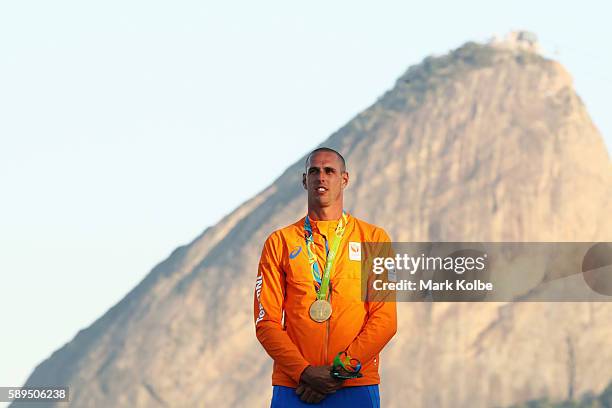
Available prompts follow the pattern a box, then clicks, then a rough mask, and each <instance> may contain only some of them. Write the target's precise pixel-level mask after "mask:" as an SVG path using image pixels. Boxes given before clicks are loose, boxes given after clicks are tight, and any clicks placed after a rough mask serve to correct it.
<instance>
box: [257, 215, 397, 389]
mask: <svg viewBox="0 0 612 408" xmlns="http://www.w3.org/2000/svg"><path fill="white" fill-rule="evenodd" d="M337 223H338V221H312V220H311V224H312V232H313V238H314V244H315V245H314V247H315V251H314V252H315V254H316V257H317V260H318V261H319V270H320V271H323V268H324V266H325V259H326V258H325V257H326V252H325V238H324V237H323V235H326V236H329V237H333V234H334V230H335V228H336V225H337ZM389 241H390V240H389V236H388V235H387V233H386V232H385V231H384V230H383V229H381V228H378V227H376V226H374V225H371V224H368V223H366V222H364V221H361V220H358V219H357V218H355V217H352V216H350V215H348V222H347V225H346V229H345V232H344V236H343V237H342V241H341V242H340V246H339V248H338V253H337V255H336V259H335V261H334V265H333V268H332V270H331V274H330V275H331V278H330V284H331V285H330V301H331V304H332V310H333V311H332V315H331V318H330V319H329V320H327V321H326V322H323V323H317V322H315V321H313V320H311V319H310V316H309V313H308V311H309V308H310V305H311V304H312V302H314V301H315V299H316V293H315V289H314V283H313V277H312V272H311V268H310V265H309V263H308V253H307V251H306V244H305V240H304V218H302V219H301V220H299V221H297V222H296V223H294V224H292V225H289V226H287V227H285V228H282V229H280V230H277V231H275V232H273V233H272V234H271V235H270V236H269V237H268V239H267V240H266V242H265V244H264V247H263V251H262V254H261V259H260V261H259V271H258V275H257V280H256V286H255V299H254V315H255V331H256V335H257V339H258V340H259V341H260V342H261V344H262V345H263V347H264V348H265V350H266V351H267V353H268V354H269V355H270V356H271V357H272V359H273V360H274V369H273V372H272V384H273V385H284V386H288V387H296V386H297V384H298V382H299V379H300V375H301V374H302V371H303V370H304V369H305V368H306V367H307V366H309V365H313V366H319V365H331V364H332V362H333V359H334V357H335V356H336V354H337V353H338V352H340V351H344V350H346V351H347V352H348V354H349V355H350V356H351V357H354V358H358V359H359V360H360V361H361V363H362V369H361V373H362V374H363V377H361V378H356V379H351V380H346V381H345V386H356V385H371V384H378V383H379V382H380V377H379V375H378V366H379V357H378V354H379V352H380V351H381V350H382V348H383V347H384V346H385V344H387V342H388V341H389V340H390V339H391V337H393V335H394V334H395V331H396V327H397V322H396V318H397V316H396V307H395V303H394V302H374V301H371V302H364V301H363V300H362V297H361V262H360V261H359V260H358V258H359V257H358V256H357V255H358V254H359V255H360V251H358V249H359V248H360V245H361V244H358V243H361V242H389ZM330 245H331V242H330ZM349 245H350V246H351V249H352V251H353V252H354V253H353V254H352V255H349V252H350V251H349Z"/></svg>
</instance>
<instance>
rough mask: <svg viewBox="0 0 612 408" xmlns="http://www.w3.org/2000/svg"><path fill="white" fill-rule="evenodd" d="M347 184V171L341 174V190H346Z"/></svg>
mask: <svg viewBox="0 0 612 408" xmlns="http://www.w3.org/2000/svg"><path fill="white" fill-rule="evenodd" d="M348 182H349V174H348V172H347V171H345V172H343V173H342V188H346V186H348Z"/></svg>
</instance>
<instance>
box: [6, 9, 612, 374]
mask: <svg viewBox="0 0 612 408" xmlns="http://www.w3.org/2000/svg"><path fill="white" fill-rule="evenodd" d="M410 3H411V2H390V1H377V2H356V1H334V2H329V1H310V2H303V3H300V4H298V3H296V2H286V1H284V2H283V1H270V2H240V3H238V2H217V4H213V3H212V2H199V1H174V2H169V1H168V2H160V1H112V0H107V1H104V2H101V1H100V2H89V1H82V0H81V1H60V0H58V1H53V2H49V1H27V0H20V1H6V0H5V1H0V186H1V188H2V190H1V191H2V198H1V200H0V248H1V249H0V274H1V276H2V287H3V290H2V296H1V297H0V322H2V327H3V331H2V333H3V334H2V336H1V340H0V341H1V345H2V347H1V348H0V362H1V363H0V386H16V385H21V384H22V383H23V382H24V381H25V379H26V378H27V376H28V375H29V374H30V373H31V371H32V370H33V368H34V367H35V365H36V364H38V363H39V362H40V361H42V360H43V359H45V358H47V357H48V356H49V355H50V354H51V353H52V352H53V351H54V350H55V349H57V348H58V347H61V346H62V345H63V344H64V343H65V342H67V341H69V340H70V339H72V338H73V336H74V335H75V334H76V333H77V331H78V330H80V329H82V328H84V327H86V326H88V325H89V324H90V323H92V322H93V321H94V320H95V319H96V318H97V317H99V316H100V315H102V314H103V313H104V312H105V311H106V310H107V309H108V308H109V307H111V306H112V305H113V304H115V303H116V302H117V301H119V300H120V299H121V298H122V297H123V296H124V295H125V294H126V293H127V292H128V291H129V290H130V289H131V288H132V287H134V286H135V285H136V284H137V283H138V282H139V281H140V280H141V279H142V278H143V277H144V276H145V275H146V274H147V273H148V272H149V270H150V269H151V268H152V267H153V266H154V265H155V264H156V263H158V262H159V261H161V260H163V259H164V258H165V257H166V256H167V255H168V254H169V253H170V252H171V251H172V250H173V249H174V248H175V247H176V246H178V245H181V244H185V243H188V242H189V241H191V240H192V239H193V238H194V237H195V236H196V235H198V234H199V233H200V232H201V231H202V230H203V229H204V228H205V227H207V226H209V225H212V224H214V223H216V222H217V221H218V220H219V219H220V218H221V217H222V216H224V215H225V214H227V213H229V212H230V211H231V210H232V209H234V208H235V207H236V206H237V205H239V204H240V203H241V202H242V201H244V200H245V199H247V198H249V197H251V196H252V195H254V194H256V193H257V192H258V191H260V190H261V189H263V188H264V187H265V186H266V185H268V184H269V183H271V182H272V181H273V180H274V179H275V177H277V176H278V175H280V173H281V172H282V171H283V170H284V169H285V168H286V167H287V166H288V165H290V164H291V163H293V162H294V161H295V160H296V159H297V158H298V157H300V156H301V155H302V154H304V153H306V152H307V151H308V150H309V149H311V148H313V147H314V146H316V145H317V144H318V143H320V142H321V141H322V140H324V139H325V138H326V137H327V136H328V135H329V134H330V133H332V132H333V131H335V130H336V129H338V128H339V127H340V126H342V125H343V124H344V123H346V122H347V121H348V120H349V119H351V118H352V117H353V116H354V115H355V114H357V113H358V112H359V111H360V110H362V109H364V108H366V107H367V106H369V105H370V104H371V103H373V102H374V101H375V100H376V98H377V97H378V96H380V95H381V94H382V93H383V92H384V91H385V90H387V89H388V88H390V87H391V86H392V85H393V83H394V82H395V80H396V78H397V77H398V76H399V75H401V74H402V73H403V72H404V70H405V69H406V68H408V66H410V65H412V64H415V63H418V62H419V61H421V60H422V59H423V58H424V57H426V56H427V55H430V54H441V53H444V52H446V51H448V50H450V49H452V48H455V47H457V46H459V45H461V44H462V43H464V42H466V41H468V40H476V41H485V40H487V39H488V38H489V37H490V36H492V35H493V34H505V33H506V32H508V31H510V30H512V29H519V28H524V29H528V30H532V31H534V32H535V33H536V34H537V35H538V37H539V38H540V40H541V43H542V46H543V48H544V50H545V55H547V56H550V57H553V58H556V59H558V60H560V61H561V62H562V63H563V64H564V65H565V66H566V67H567V69H568V70H569V71H570V73H571V74H572V75H573V77H574V79H575V84H576V89H577V91H578V93H579V95H580V96H581V97H582V98H583V100H584V102H585V103H586V105H587V108H588V109H589V111H590V113H591V115H592V117H593V119H594V121H595V123H596V125H597V126H598V128H599V129H600V131H601V132H602V134H603V135H604V136H605V137H607V139H606V141H607V145H608V146H612V118H611V115H610V114H609V108H608V105H609V99H610V95H611V94H612V85H611V81H610V79H609V73H610V72H612V53H611V51H612V48H611V47H610V44H609V39H610V38H612V28H611V27H612V26H611V25H610V24H609V16H610V12H611V10H610V8H609V7H606V6H605V2H603V1H602V2H600V3H597V2H587V1H583V2H580V3H578V2H560V1H547V2H544V1H539V2H533V1H508V2H494V1H461V2H455V1H442V2H441V1H427V2H419V3H418V4H416V5H415V4H410ZM412 3H414V2H412ZM349 166H350V163H349ZM253 273H255V271H253Z"/></svg>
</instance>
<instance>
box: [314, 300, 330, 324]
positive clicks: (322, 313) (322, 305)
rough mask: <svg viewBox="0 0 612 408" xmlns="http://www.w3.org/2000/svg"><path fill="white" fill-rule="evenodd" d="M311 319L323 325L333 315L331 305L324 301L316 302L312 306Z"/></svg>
mask: <svg viewBox="0 0 612 408" xmlns="http://www.w3.org/2000/svg"><path fill="white" fill-rule="evenodd" d="M309 313H310V318H311V319H312V320H314V321H315V322H317V323H323V322H324V321H326V320H327V319H329V317H330V316H331V314H332V307H331V304H330V303H329V302H328V301H327V300H324V299H317V300H315V301H314V302H313V303H312V305H310V310H309Z"/></svg>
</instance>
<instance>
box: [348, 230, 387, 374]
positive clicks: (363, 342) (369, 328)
mask: <svg viewBox="0 0 612 408" xmlns="http://www.w3.org/2000/svg"><path fill="white" fill-rule="evenodd" d="M376 242H386V243H389V245H382V246H381V247H380V250H381V251H383V252H384V253H381V254H378V255H376V256H384V257H389V256H391V257H392V256H393V255H392V253H393V251H392V248H391V244H390V239H389V236H388V235H387V233H386V232H385V231H383V230H381V235H380V238H379V239H377V240H376ZM372 281H373V280H372V279H369V280H368V288H371V287H372ZM366 309H367V313H368V317H367V321H366V323H365V325H364V326H363V329H362V330H361V332H360V333H359V335H357V337H356V338H355V340H353V342H352V343H351V344H350V345H349V347H348V349H347V353H348V355H349V356H351V357H353V358H357V359H359V361H361V362H362V363H366V362H368V361H370V360H371V359H373V358H374V357H376V356H377V355H378V354H379V353H380V352H381V350H382V349H383V347H384V346H385V345H386V344H387V343H388V342H389V340H391V338H392V337H393V335H394V334H395V333H396V331H397V309H396V304H395V293H394V292H392V291H388V292H386V293H380V292H379V293H376V295H375V296H372V297H369V298H368V299H367V300H366Z"/></svg>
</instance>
